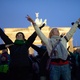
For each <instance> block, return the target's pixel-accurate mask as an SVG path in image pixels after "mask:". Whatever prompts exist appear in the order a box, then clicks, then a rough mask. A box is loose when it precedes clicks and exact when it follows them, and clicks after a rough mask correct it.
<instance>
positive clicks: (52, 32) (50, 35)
mask: <svg viewBox="0 0 80 80" xmlns="http://www.w3.org/2000/svg"><path fill="white" fill-rule="evenodd" d="M56 29H57V28H53V29H51V31H50V33H49V38H51V37H52V36H53V34H54V35H55V33H54V30H56ZM57 30H58V29H57Z"/></svg>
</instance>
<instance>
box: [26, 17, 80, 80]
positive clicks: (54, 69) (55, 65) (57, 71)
mask: <svg viewBox="0 0 80 80" xmlns="http://www.w3.org/2000/svg"><path fill="white" fill-rule="evenodd" d="M27 19H28V21H30V22H34V20H33V19H32V18H31V17H30V16H27ZM79 22H80V18H79V19H78V20H77V21H76V22H75V23H74V25H73V27H72V28H71V29H70V30H69V32H68V33H67V34H65V36H63V37H62V38H60V33H59V30H58V29H57V28H53V29H52V30H51V31H50V33H49V39H47V38H46V36H45V35H44V34H43V33H42V32H41V31H40V29H39V28H38V27H37V25H35V26H33V27H34V29H35V30H36V33H37V34H38V36H39V38H40V39H41V40H42V41H43V42H44V43H45V45H46V48H47V51H48V55H49V56H50V53H51V51H52V49H53V47H54V46H55V44H56V43H58V41H60V42H59V43H58V44H57V46H56V47H55V48H54V53H53V55H52V56H50V58H51V62H50V80H59V79H60V76H61V77H62V79H63V80H71V71H70V67H69V62H68V60H67V57H68V51H67V42H68V41H69V40H70V39H71V38H72V36H73V34H74V33H75V31H76V29H77V28H78V25H79Z"/></svg>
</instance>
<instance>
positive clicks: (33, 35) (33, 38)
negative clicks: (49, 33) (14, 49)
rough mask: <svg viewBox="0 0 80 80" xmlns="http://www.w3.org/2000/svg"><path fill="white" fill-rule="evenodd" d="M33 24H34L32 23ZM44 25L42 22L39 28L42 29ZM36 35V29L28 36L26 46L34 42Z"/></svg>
mask: <svg viewBox="0 0 80 80" xmlns="http://www.w3.org/2000/svg"><path fill="white" fill-rule="evenodd" d="M34 25H35V24H34ZM44 26H45V24H43V25H42V26H41V27H40V29H42V28H43V27H44ZM36 37H37V33H36V31H35V32H34V33H33V34H32V35H31V36H30V37H29V38H28V40H27V45H28V47H30V46H31V45H32V43H33V42H34V40H35V38H36Z"/></svg>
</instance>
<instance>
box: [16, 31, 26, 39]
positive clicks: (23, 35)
mask: <svg viewBox="0 0 80 80" xmlns="http://www.w3.org/2000/svg"><path fill="white" fill-rule="evenodd" d="M18 34H22V36H23V39H24V40H25V35H24V33H22V32H18V33H17V34H16V37H17V35H18Z"/></svg>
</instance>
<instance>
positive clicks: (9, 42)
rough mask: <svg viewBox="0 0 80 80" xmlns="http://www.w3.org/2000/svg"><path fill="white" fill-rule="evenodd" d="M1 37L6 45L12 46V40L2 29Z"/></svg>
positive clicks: (0, 31)
mask: <svg viewBox="0 0 80 80" xmlns="http://www.w3.org/2000/svg"><path fill="white" fill-rule="evenodd" d="M0 37H1V39H2V40H3V41H4V42H5V44H12V43H13V42H12V40H11V39H10V38H9V37H8V36H7V35H6V34H5V33H4V31H3V30H2V29H1V28H0Z"/></svg>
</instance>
